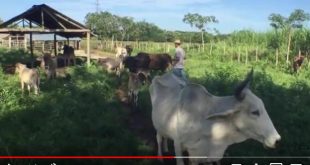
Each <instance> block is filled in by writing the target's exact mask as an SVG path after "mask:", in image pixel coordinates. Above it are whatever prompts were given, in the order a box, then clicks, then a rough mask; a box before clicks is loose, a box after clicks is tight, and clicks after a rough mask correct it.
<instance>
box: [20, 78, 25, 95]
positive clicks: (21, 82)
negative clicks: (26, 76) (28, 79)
mask: <svg viewBox="0 0 310 165" xmlns="http://www.w3.org/2000/svg"><path fill="white" fill-rule="evenodd" d="M20 85H21V88H22V93H24V86H25V84H24V82H23V81H20Z"/></svg>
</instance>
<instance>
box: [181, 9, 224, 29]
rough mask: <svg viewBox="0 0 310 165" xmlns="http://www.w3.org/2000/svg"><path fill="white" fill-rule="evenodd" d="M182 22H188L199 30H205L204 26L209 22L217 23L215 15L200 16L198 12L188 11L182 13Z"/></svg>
mask: <svg viewBox="0 0 310 165" xmlns="http://www.w3.org/2000/svg"><path fill="white" fill-rule="evenodd" d="M183 22H184V23H186V24H189V25H190V26H191V27H193V26H195V27H196V28H198V29H199V30H201V31H202V30H205V26H206V25H207V24H209V23H218V20H217V19H216V18H215V16H202V15H200V14H198V13H194V14H191V13H188V14H186V15H184V18H183Z"/></svg>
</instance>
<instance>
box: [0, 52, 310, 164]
mask: <svg viewBox="0 0 310 165" xmlns="http://www.w3.org/2000/svg"><path fill="white" fill-rule="evenodd" d="M135 51H139V50H135ZM170 51H171V53H172V52H173V50H172V49H171V50H170ZM214 51H215V52H216V51H217V49H216V47H215V49H214ZM219 51H221V50H219ZM229 54H230V53H229V52H228V53H227V56H228V55H229ZM8 56H9V57H8ZM0 57H1V65H3V66H4V65H6V64H13V63H14V62H17V61H23V60H25V62H26V61H27V59H28V58H30V56H29V55H27V54H25V53H24V52H22V51H16V50H13V51H7V50H4V49H2V50H1V51H0ZM252 57H253V55H252ZM266 57H268V56H266ZM283 60H284V58H283ZM271 64H272V63H270V62H268V61H265V60H260V61H257V62H255V60H251V61H249V62H248V64H245V63H244V57H243V58H242V60H241V62H240V63H238V61H236V60H234V61H231V60H230V58H229V59H227V57H225V56H221V55H209V54H208V53H203V52H200V53H199V52H197V51H188V52H187V60H186V72H187V75H188V76H189V77H190V80H191V81H192V82H195V83H200V84H203V85H204V86H205V87H206V88H207V89H208V90H209V91H210V92H211V93H213V94H215V95H221V96H222V95H231V94H232V93H233V90H234V87H235V86H236V85H237V83H238V82H239V81H240V80H242V79H243V78H244V76H245V74H246V73H247V72H248V71H249V70H250V68H251V67H252V66H253V67H254V70H255V74H254V81H253V83H252V84H251V88H252V90H253V92H254V93H255V94H257V95H258V96H259V97H260V98H261V99H262V100H263V101H264V103H265V106H266V109H267V111H268V113H269V115H270V117H271V119H272V121H273V122H274V125H275V127H276V128H277V130H278V131H279V133H280V134H281V136H282V142H281V145H280V147H279V148H277V149H275V150H266V149H264V148H263V146H262V144H260V143H258V142H256V141H253V140H249V141H247V142H244V143H241V144H236V145H233V146H231V147H229V149H228V151H227V152H226V154H225V156H307V155H309V154H310V146H309V145H308V144H307V142H308V141H309V140H310V136H309V134H307V133H306V132H307V130H310V123H309V120H308V116H309V115H310V111H309V107H310V104H309V103H310V102H309V101H308V100H309V99H308V98H309V95H310V93H309V91H310V81H309V78H310V71H309V69H308V67H307V66H304V68H303V69H302V70H301V72H299V73H298V74H291V73H290V72H289V71H288V69H287V66H286V65H285V64H284V63H283V65H280V66H278V67H274V65H271ZM41 77H42V80H41V82H42V84H41V94H40V95H39V96H35V95H33V94H30V95H28V94H27V92H25V94H24V95H21V91H20V87H19V80H18V78H17V75H8V74H4V73H3V72H2V71H1V72H0V125H1V130H0V146H1V150H0V155H155V154H156V148H153V146H152V145H151V146H150V145H146V144H145V142H144V141H143V137H141V135H138V134H136V133H135V132H132V131H130V129H129V128H128V123H127V121H128V120H129V118H130V117H132V116H131V115H130V113H129V112H130V111H128V109H126V107H125V106H123V105H122V104H121V103H120V102H119V101H118V100H117V98H116V96H115V92H116V90H117V89H118V87H119V86H118V85H119V83H118V82H119V80H117V78H116V77H115V76H114V75H109V74H107V73H106V72H104V71H103V70H102V69H101V68H99V67H97V66H95V65H93V66H91V67H85V66H77V67H72V68H69V69H68V76H67V77H65V78H57V79H56V80H52V81H46V80H45V77H44V76H43V75H42V76H41ZM122 80H123V81H125V82H123V83H124V84H126V80H124V78H122ZM138 109H139V111H138V112H136V113H139V114H140V117H141V118H143V120H145V121H147V123H148V124H145V123H144V122H143V123H141V130H142V131H152V130H153V128H152V126H151V124H150V121H151V104H150V96H149V93H148V88H147V87H144V88H143V90H142V92H141V93H140V97H139V108H138ZM138 120H142V119H138ZM146 136H148V137H146V138H148V139H155V134H154V133H152V132H151V133H148V134H146ZM144 138H145V137H144ZM170 154H173V152H170ZM12 161H14V162H16V163H28V162H27V161H26V160H12ZM240 161H242V162H247V163H252V161H253V159H224V160H223V162H224V163H233V162H234V163H240ZM269 161H270V159H261V160H257V162H260V163H264V162H269ZM285 161H287V162H294V160H293V161H291V160H285ZM300 161H301V162H303V163H305V162H307V160H302V159H301V160H300ZM42 162H44V161H42ZM56 162H61V163H64V164H72V161H62V160H59V161H56ZM74 162H75V163H85V162H83V161H82V160H75V161H74ZM98 162H99V163H101V164H157V163H158V161H155V160H154V161H151V160H141V161H136V160H104V161H102V160H92V161H90V162H89V161H87V163H88V164H98Z"/></svg>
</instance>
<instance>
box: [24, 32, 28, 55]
mask: <svg viewBox="0 0 310 165" xmlns="http://www.w3.org/2000/svg"><path fill="white" fill-rule="evenodd" d="M24 49H25V51H27V37H26V36H25V35H24Z"/></svg>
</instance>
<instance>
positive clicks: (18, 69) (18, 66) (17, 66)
mask: <svg viewBox="0 0 310 165" xmlns="http://www.w3.org/2000/svg"><path fill="white" fill-rule="evenodd" d="M25 68H26V65H24V64H22V63H16V64H15V73H21V72H22V70H23V69H25Z"/></svg>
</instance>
